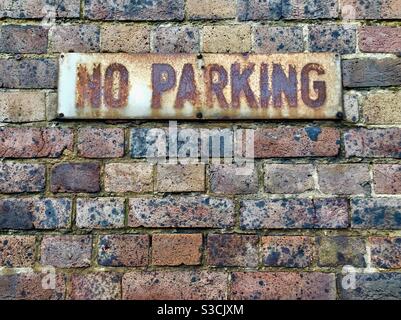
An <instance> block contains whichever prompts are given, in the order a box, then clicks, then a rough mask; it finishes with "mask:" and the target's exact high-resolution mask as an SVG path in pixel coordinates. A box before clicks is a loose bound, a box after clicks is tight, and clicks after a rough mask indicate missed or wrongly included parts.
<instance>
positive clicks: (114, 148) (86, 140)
mask: <svg viewBox="0 0 401 320" xmlns="http://www.w3.org/2000/svg"><path fill="white" fill-rule="evenodd" d="M78 155H80V156H81V157H84V158H120V157H122V156H123V155H124V129H119V128H116V129H108V128H102V129H95V128H83V129H80V130H79V131H78Z"/></svg>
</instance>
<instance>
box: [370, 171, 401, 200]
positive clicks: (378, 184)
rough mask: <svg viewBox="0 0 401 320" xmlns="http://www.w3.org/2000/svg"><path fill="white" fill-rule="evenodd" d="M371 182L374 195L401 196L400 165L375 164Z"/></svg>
mask: <svg viewBox="0 0 401 320" xmlns="http://www.w3.org/2000/svg"><path fill="white" fill-rule="evenodd" d="M373 182H374V189H375V193H378V194H401V165H399V164H375V165H374V166H373Z"/></svg>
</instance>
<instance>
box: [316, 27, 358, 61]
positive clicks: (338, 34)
mask: <svg viewBox="0 0 401 320" xmlns="http://www.w3.org/2000/svg"><path fill="white" fill-rule="evenodd" d="M309 48H310V50H311V51H313V52H336V53H339V54H350V53H354V52H355V50H356V27H354V26H337V25H316V26H310V27H309Z"/></svg>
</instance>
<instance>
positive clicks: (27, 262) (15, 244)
mask: <svg viewBox="0 0 401 320" xmlns="http://www.w3.org/2000/svg"><path fill="white" fill-rule="evenodd" d="M34 263H35V236H14V235H4V236H0V266H4V267H10V268H16V267H33V265H34Z"/></svg>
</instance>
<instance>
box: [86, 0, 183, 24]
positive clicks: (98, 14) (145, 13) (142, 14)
mask: <svg viewBox="0 0 401 320" xmlns="http://www.w3.org/2000/svg"><path fill="white" fill-rule="evenodd" d="M184 15H185V11H184V0H150V1H130V2H126V1H119V2H115V1H113V2H110V1H106V2H105V1H102V0H86V1H85V17H87V18H89V19H95V20H133V21H138V20H139V21H146V20H148V21H153V20H154V21H157V20H183V19H184Z"/></svg>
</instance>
